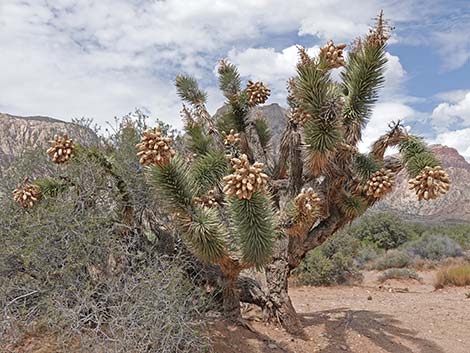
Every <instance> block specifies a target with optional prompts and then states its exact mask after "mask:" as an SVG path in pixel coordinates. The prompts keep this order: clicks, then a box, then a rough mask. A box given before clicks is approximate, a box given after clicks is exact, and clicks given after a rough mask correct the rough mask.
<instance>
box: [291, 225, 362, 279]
mask: <svg viewBox="0 0 470 353" xmlns="http://www.w3.org/2000/svg"><path fill="white" fill-rule="evenodd" d="M358 247H359V242H358V241H357V240H356V239H354V238H352V237H350V236H348V235H347V234H345V233H343V232H341V233H339V234H337V235H335V236H334V237H333V238H331V239H330V240H328V241H327V242H325V243H324V244H323V245H322V246H320V247H318V248H316V249H314V250H313V251H311V252H310V253H309V254H308V255H307V256H306V258H305V260H304V261H303V262H302V264H301V265H300V267H299V269H298V270H297V272H296V273H297V278H298V280H299V283H301V284H304V285H313V286H321V285H322V286H328V285H336V284H344V283H349V282H355V281H358V280H360V279H361V275H360V273H359V270H358V268H357V266H356V264H355V261H354V254H355V253H356V251H357V250H358Z"/></svg>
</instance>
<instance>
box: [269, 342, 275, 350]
mask: <svg viewBox="0 0 470 353" xmlns="http://www.w3.org/2000/svg"><path fill="white" fill-rule="evenodd" d="M268 348H269V349H277V345H275V344H274V343H270V344H268Z"/></svg>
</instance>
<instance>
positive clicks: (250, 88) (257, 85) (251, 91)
mask: <svg viewBox="0 0 470 353" xmlns="http://www.w3.org/2000/svg"><path fill="white" fill-rule="evenodd" d="M246 93H247V95H248V105H249V106H250V107H254V106H255V105H258V104H263V103H264V102H266V101H267V100H268V97H269V95H270V94H271V90H270V89H269V88H268V87H266V86H265V85H264V83H263V82H253V81H248V84H247V85H246Z"/></svg>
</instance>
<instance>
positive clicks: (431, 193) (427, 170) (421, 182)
mask: <svg viewBox="0 0 470 353" xmlns="http://www.w3.org/2000/svg"><path fill="white" fill-rule="evenodd" d="M408 183H409V186H410V189H411V190H415V192H416V195H417V196H418V200H419V201H422V200H426V201H428V200H434V199H436V198H438V197H439V196H441V195H445V194H446V193H447V192H448V191H449V189H450V179H449V176H448V174H447V173H446V171H445V170H444V169H442V167H441V166H437V167H434V168H431V167H424V169H423V170H422V171H421V172H420V173H419V174H418V175H417V176H416V177H415V178H413V179H411V180H409V181H408Z"/></svg>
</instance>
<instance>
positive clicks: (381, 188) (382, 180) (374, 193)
mask: <svg viewBox="0 0 470 353" xmlns="http://www.w3.org/2000/svg"><path fill="white" fill-rule="evenodd" d="M395 180H396V176H395V173H394V172H393V171H392V170H391V169H384V168H382V169H380V170H378V171H376V172H375V173H374V174H372V175H371V177H370V178H369V180H368V181H367V183H366V186H365V188H364V191H365V192H366V195H367V196H371V197H373V198H375V199H380V198H382V197H384V196H385V195H386V194H388V193H389V192H390V191H392V188H393V186H394V185H395Z"/></svg>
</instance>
